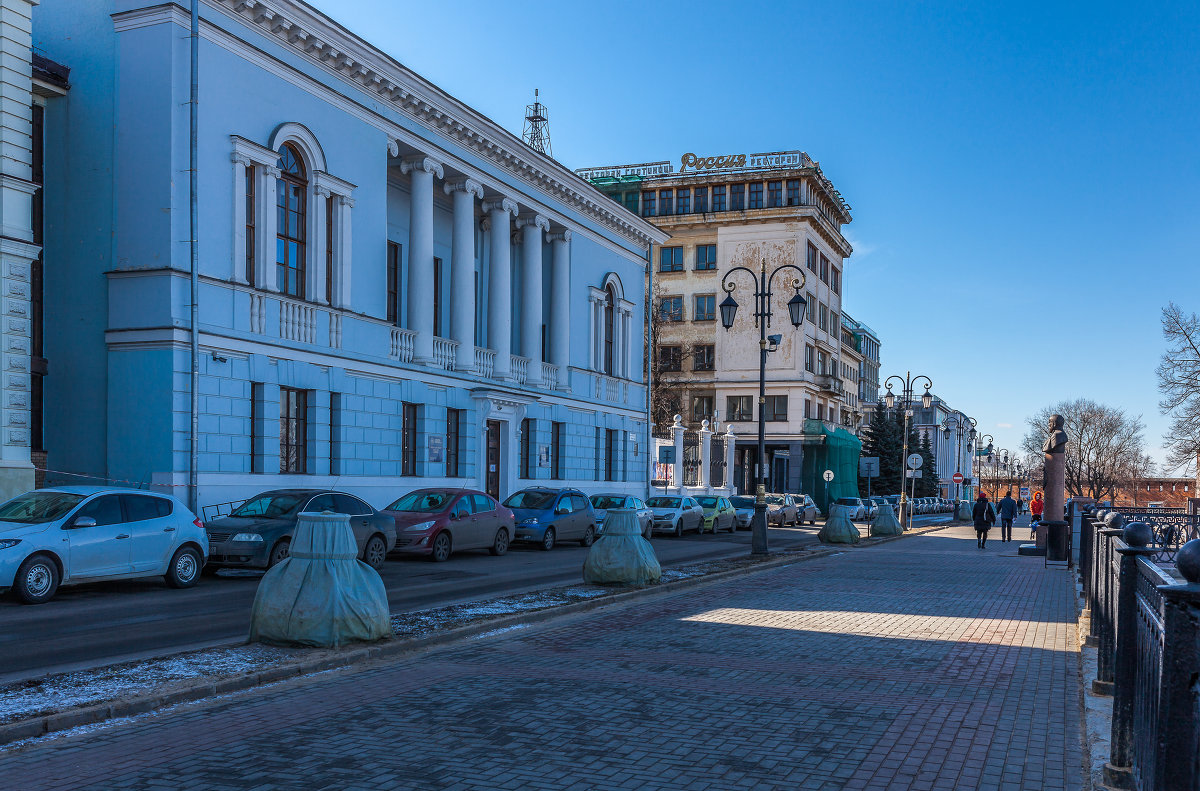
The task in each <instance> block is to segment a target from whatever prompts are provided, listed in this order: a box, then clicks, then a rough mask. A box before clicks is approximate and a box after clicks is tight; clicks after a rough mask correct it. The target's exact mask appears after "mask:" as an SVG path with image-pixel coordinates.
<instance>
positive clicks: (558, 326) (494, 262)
mask: <svg viewBox="0 0 1200 791" xmlns="http://www.w3.org/2000/svg"><path fill="white" fill-rule="evenodd" d="M400 167H401V171H402V172H403V173H406V174H409V175H410V177H411V179H412V187H411V203H410V212H411V214H410V224H409V263H408V291H409V294H408V304H409V311H408V329H410V330H413V331H414V332H415V333H416V335H415V337H414V339H413V361H414V362H417V363H424V364H428V363H431V362H433V359H434V356H433V339H434V335H435V332H436V328H435V327H434V323H433V318H434V316H433V304H434V293H433V288H434V282H435V281H434V272H433V267H434V261H433V178H434V176H437V177H438V178H443V177H444V171H443V167H442V165H441V163H439V162H437V161H435V160H433V159H431V158H430V157H428V156H425V155H423V154H418V155H415V156H410V157H405V158H404V159H403V160H402V161H401V165H400ZM442 188H443V190H444V191H445V193H446V194H447V195H450V196H451V199H452V201H453V215H454V216H453V232H452V235H451V258H450V292H449V293H450V338H451V340H454V341H456V342H457V343H458V348H457V350H456V352H455V368H456V369H458V370H472V369H474V368H475V364H476V361H475V313H476V306H475V227H474V223H475V200H476V199H480V200H481V201H482V204H481V208H482V209H483V212H484V214H485V215H486V217H485V224H486V226H487V229H488V234H489V239H490V249H491V260H490V265H489V273H488V300H489V301H488V323H487V330H488V345H489V347H490V348H491V349H492V350H494V351H495V353H496V359H495V363H494V367H493V376H494V377H495V378H496V379H501V380H505V381H511V380H512V379H514V376H513V370H512V354H513V349H512V334H511V333H512V331H511V323H512V315H513V305H512V267H513V262H512V258H511V239H512V236H511V234H512V223H513V220H514V219H515V220H516V227H517V229H518V230H519V231H520V232H521V242H522V243H521V262H520V266H521V306H520V308H521V310H520V313H521V355H522V356H524V357H528V358H529V370H528V373H527V376H526V380H525V383H526V384H527V385H531V386H539V385H541V384H542V344H541V340H542V331H541V330H542V314H543V308H542V243H543V240H548V241H549V242H550V244H551V262H552V263H551V283H550V289H551V303H550V326H549V328H548V332H547V338H548V343H549V347H550V348H549V350H548V351H549V354H548V357H549V358H550V362H551V363H552V364H553V365H556V366H557V367H558V370H559V378H558V385H559V387H560V388H565V387H566V382H567V366H568V365H569V363H570V338H571V332H570V293H571V287H570V286H571V284H570V277H571V231H569V230H561V231H558V232H555V233H549V231H550V221H549V220H548V219H547V218H546V217H544V216H543V215H540V214H537V213H533V214H521V213H520V209H519V207H518V205H517V203H516V201H514V200H513V199H511V198H508V197H506V196H504V195H493V196H489V197H487V198H484V187H483V185H482V184H481V183H480V182H478V181H476V180H474V179H471V178H462V179H457V180H454V181H447V182H445V183H444V184H443V185H442Z"/></svg>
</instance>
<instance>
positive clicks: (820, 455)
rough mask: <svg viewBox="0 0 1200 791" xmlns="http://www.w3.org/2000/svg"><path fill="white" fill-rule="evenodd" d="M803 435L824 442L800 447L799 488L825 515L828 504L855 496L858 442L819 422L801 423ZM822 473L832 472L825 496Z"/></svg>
mask: <svg viewBox="0 0 1200 791" xmlns="http://www.w3.org/2000/svg"><path fill="white" fill-rule="evenodd" d="M804 433H805V434H806V435H809V436H813V435H821V436H824V438H825V441H824V442H822V443H820V444H811V445H810V444H806V445H805V446H804V466H803V472H802V474H801V486H802V487H803V489H804V493H805V494H808V495H811V496H812V498H813V500H815V501H816V503H817V506H818V507H819V508H820V509H821V511H822V512H823V513H825V514H828V513H829V503H830V502H832V501H834V500H836V499H837V498H839V497H858V496H859V494H858V457H859V456H861V455H862V442H861V441H860V440H859V439H858V437H856V436H854V435H853V434H851V433H850V432H849V431H847V430H846V429H844V428H833V427H830V426H829V425H828V424H826V423H824V422H823V421H820V420H806V421H804ZM826 470H833V480H832V481H830V483H829V487H828V493H827V490H826V487H825V478H824V475H825V471H826Z"/></svg>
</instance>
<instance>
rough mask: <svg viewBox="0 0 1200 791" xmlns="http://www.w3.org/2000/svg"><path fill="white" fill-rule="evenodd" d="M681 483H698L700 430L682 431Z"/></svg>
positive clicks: (688, 484)
mask: <svg viewBox="0 0 1200 791" xmlns="http://www.w3.org/2000/svg"><path fill="white" fill-rule="evenodd" d="M683 485H684V486H699V485H700V432H699V431H692V430H690V429H689V430H688V431H685V432H683Z"/></svg>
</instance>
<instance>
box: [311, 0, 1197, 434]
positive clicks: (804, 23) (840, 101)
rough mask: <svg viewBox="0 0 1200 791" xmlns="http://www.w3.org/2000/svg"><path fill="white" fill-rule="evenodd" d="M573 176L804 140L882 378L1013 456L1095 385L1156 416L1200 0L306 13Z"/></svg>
mask: <svg viewBox="0 0 1200 791" xmlns="http://www.w3.org/2000/svg"><path fill="white" fill-rule="evenodd" d="M315 4H316V5H317V6H318V7H320V8H321V9H322V10H324V11H326V12H327V13H329V14H331V15H332V16H334V17H335V18H336V19H337V20H338V21H339V22H341V23H342V24H344V25H345V26H346V27H348V28H350V29H351V30H352V31H354V32H356V33H358V34H360V35H362V36H364V37H365V38H367V39H368V40H370V41H371V42H372V43H374V44H376V45H377V46H379V47H380V48H382V49H384V50H386V51H387V52H389V53H390V54H392V55H393V56H395V57H396V58H397V59H398V60H400V61H401V62H403V63H405V65H407V66H409V67H410V68H412V69H414V70H416V71H417V72H418V73H420V74H422V75H423V76H424V77H426V78H427V79H429V80H431V81H432V82H434V83H436V84H438V85H439V86H441V87H442V88H443V89H445V90H447V91H449V92H450V93H452V94H453V95H455V96H457V97H458V98H459V99H461V100H463V101H465V102H466V103H467V104H469V105H471V106H473V107H474V108H476V109H477V110H480V111H481V112H483V113H485V114H487V115H489V116H491V117H492V118H493V119H495V120H496V121H498V122H500V123H501V124H503V125H505V126H506V127H508V128H509V129H511V130H513V131H514V132H516V133H517V134H519V133H520V131H521V124H522V115H523V113H524V108H525V105H526V104H527V103H528V102H529V101H530V100H531V97H532V94H533V89H534V88H535V87H536V88H539V89H540V90H541V96H542V100H543V101H544V102H545V103H546V105H547V106H548V107H549V117H550V132H551V140H552V144H553V147H554V153H555V156H556V157H557V158H558V159H559V160H560V161H562V162H563V163H564V164H566V165H568V166H569V167H572V168H578V167H585V166H589V165H602V164H612V163H626V162H642V161H650V160H661V159H671V160H675V161H676V163H677V162H678V158H679V156H680V155H681V154H683V153H685V152H689V151H692V152H696V153H704V154H709V155H716V154H725V153H736V152H755V151H775V150H787V149H801V150H804V151H807V152H808V153H809V155H810V156H812V157H813V158H814V159H816V160H817V161H819V162H820V163H821V166H822V168H823V170H824V172H825V174H826V175H827V176H829V177H830V178H831V179H832V180H833V182H834V184H835V186H836V187H837V188H838V189H839V190H840V191H841V193H842V195H843V196H844V197H845V198H846V200H847V201H848V202H849V203H850V205H851V206H852V207H853V214H854V218H855V219H854V222H853V223H851V224H850V225H849V226H847V229H846V235H847V237H848V238H849V239H850V240H851V242H852V243H853V244H854V246H855V249H856V252H855V254H854V255H853V256H852V257H851V258H850V259H849V260H848V262H847V265H846V274H845V298H844V304H845V309H846V310H847V311H848V312H849V313H850V314H851V315H853V316H855V317H856V318H859V319H861V320H862V321H865V322H866V323H867V324H869V325H871V326H872V327H874V328H875V329H876V330H877V331H878V332H879V334H880V336H881V338H882V341H883V351H882V356H883V372H884V375H888V374H892V373H897V372H898V373H900V374H903V373H904V372H905V371H907V370H911V371H913V372H914V373H923V374H927V375H928V376H930V377H931V378H932V379H933V380H934V390H935V391H936V392H937V393H938V394H939V395H941V396H942V397H943V398H945V399H946V400H947V401H948V402H949V403H950V404H952V405H953V406H955V407H957V408H960V409H963V410H964V411H966V412H967V413H968V414H969V415H972V416H973V417H976V418H977V419H978V420H979V423H980V428H981V429H986V430H987V431H988V433H991V434H993V435H995V437H996V439H997V444H998V445H1000V446H1002V447H1007V448H1013V449H1015V448H1016V447H1017V445H1018V444H1019V442H1020V437H1021V434H1022V433H1023V430H1024V420H1025V417H1026V415H1028V414H1030V413H1032V412H1034V411H1036V410H1037V409H1038V408H1040V407H1042V406H1045V405H1047V404H1049V403H1052V402H1054V401H1058V400H1060V399H1064V398H1075V397H1078V396H1088V397H1091V398H1094V399H1096V400H1098V401H1102V402H1105V403H1109V404H1112V405H1115V406H1120V407H1122V408H1125V409H1127V410H1128V411H1130V412H1132V413H1134V414H1141V415H1142V416H1143V418H1144V420H1145V422H1146V425H1147V439H1148V440H1149V445H1150V448H1151V451H1152V453H1153V454H1154V455H1155V456H1156V457H1157V456H1161V454H1160V453H1159V451H1158V445H1159V443H1160V440H1161V435H1162V432H1163V430H1164V428H1165V426H1166V419H1165V418H1163V417H1162V416H1161V415H1160V414H1159V412H1158V408H1157V401H1158V393H1157V390H1156V388H1155V377H1154V366H1155V364H1156V362H1157V359H1158V357H1159V355H1160V354H1161V352H1162V337H1161V331H1160V325H1159V312H1160V310H1161V308H1162V306H1163V305H1164V304H1165V303H1166V302H1167V301H1168V300H1171V299H1174V300H1176V301H1178V302H1180V303H1181V304H1183V305H1184V306H1185V308H1187V309H1188V310H1200V296H1197V295H1198V294H1200V289H1197V280H1198V278H1197V271H1198V267H1197V264H1198V258H1200V256H1198V253H1200V240H1198V238H1197V227H1198V226H1197V222H1196V218H1197V215H1198V214H1200V211H1198V210H1200V155H1198V154H1197V148H1196V147H1197V145H1198V141H1200V104H1198V103H1197V101H1196V97H1197V96H1198V95H1200V56H1198V55H1197V53H1198V52H1200V5H1197V4H1194V3H1177V4H1176V3H1163V4H1150V5H1140V6H1136V7H1135V6H1130V5H1128V4H1116V3H1098V2H1087V3H1054V2H1038V3H1003V2H997V3H973V4H953V5H952V4H949V3H915V4H899V3H884V2H880V3H856V2H847V3H825V4H815V3H805V4H800V3H779V4H774V5H771V4H763V5H758V6H745V7H741V8H739V7H736V6H733V5H732V4H728V3H705V2H691V3H675V2H665V3H645V2H640V3H626V2H609V3H606V4H591V3H570V4H567V3H547V2H526V3H495V2H486V3H485V2H453V3H440V4H433V3H430V4H426V3H420V4H418V3H408V2H406V3H396V2H393V1H390V0H316V2H315Z"/></svg>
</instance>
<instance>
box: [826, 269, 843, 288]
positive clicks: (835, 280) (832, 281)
mask: <svg viewBox="0 0 1200 791" xmlns="http://www.w3.org/2000/svg"><path fill="white" fill-rule="evenodd" d="M829 287H830V288H831V289H833V293H835V294H841V293H842V273H841V272H840V271H839V270H838V268H837V267H836V266H835V267H833V269H831V270H830V271H829Z"/></svg>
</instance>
